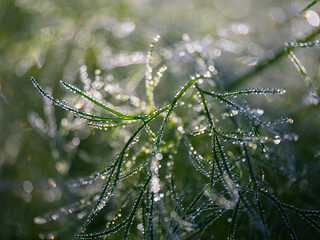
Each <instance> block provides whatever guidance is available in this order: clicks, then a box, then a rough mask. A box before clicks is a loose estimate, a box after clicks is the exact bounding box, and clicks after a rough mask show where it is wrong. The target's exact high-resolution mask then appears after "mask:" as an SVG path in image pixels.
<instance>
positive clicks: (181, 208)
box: [31, 36, 320, 239]
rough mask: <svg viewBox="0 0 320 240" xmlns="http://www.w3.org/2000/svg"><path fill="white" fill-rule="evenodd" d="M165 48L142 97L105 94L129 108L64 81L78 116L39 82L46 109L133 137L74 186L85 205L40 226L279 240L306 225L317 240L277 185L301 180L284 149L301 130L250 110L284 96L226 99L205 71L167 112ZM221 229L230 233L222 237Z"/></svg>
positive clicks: (84, 232)
mask: <svg viewBox="0 0 320 240" xmlns="http://www.w3.org/2000/svg"><path fill="white" fill-rule="evenodd" d="M159 38H160V37H158V36H157V37H156V38H155V39H154V42H153V43H152V44H151V45H150V48H149V52H148V54H147V57H146V72H145V76H144V78H143V80H144V84H143V87H144V90H145V96H144V97H138V96H134V95H129V94H126V92H121V91H118V90H117V89H115V88H114V87H113V86H112V85H110V84H107V85H106V86H104V88H102V87H100V88H99V89H104V90H106V91H109V92H110V93H111V94H112V95H114V96H116V98H117V99H118V100H121V101H122V103H121V102H120V103H119V104H118V106H116V105H115V104H111V103H110V102H106V101H105V100H104V99H103V98H102V97H101V95H99V91H95V92H92V91H89V89H90V88H89V87H90V85H93V84H94V85H95V86H98V85H99V84H102V85H103V83H102V82H101V81H100V79H98V80H97V81H95V82H94V83H91V82H87V83H86V81H84V82H85V86H84V89H85V90H80V89H79V88H78V87H76V86H74V85H73V84H71V83H69V82H66V81H61V84H62V85H63V87H65V88H66V89H67V90H69V91H71V92H72V93H73V94H75V95H77V96H79V97H81V98H80V99H78V101H79V102H78V103H80V104H76V107H72V106H71V105H70V104H69V103H67V102H64V101H60V100H58V99H56V98H54V97H52V96H51V94H50V93H48V92H47V91H45V90H44V89H43V88H42V87H41V86H40V84H39V83H38V82H37V81H36V80H35V79H34V78H33V77H32V78H31V81H32V83H33V85H34V86H35V87H36V88H37V89H38V91H39V92H40V93H41V94H42V95H43V96H44V97H45V98H46V99H48V100H50V101H51V102H53V103H54V104H55V105H57V106H59V107H62V108H63V109H65V110H66V111H68V112H70V113H72V114H74V115H75V116H77V117H79V118H80V119H83V121H84V122H85V123H87V124H88V125H90V126H91V127H95V128H98V129H101V130H108V131H123V130H126V131H127V132H128V131H129V133H130V134H128V135H126V136H125V137H124V143H123V146H122V147H121V150H120V152H119V153H118V154H117V155H116V157H115V159H113V160H112V161H111V162H110V161H109V160H108V164H107V165H106V166H105V168H103V169H99V170H98V171H96V172H94V173H92V174H91V175H89V176H87V177H83V178H81V179H78V180H73V181H70V182H68V186H69V187H70V188H71V189H73V191H78V193H79V195H80V197H81V199H80V200H79V201H77V202H75V203H72V204H70V205H69V206H64V207H62V208H60V209H58V210H57V211H55V212H52V213H47V214H45V215H43V216H39V217H36V218H35V219H34V222H35V223H36V224H40V225H43V224H49V223H50V222H56V221H59V220H60V221H61V222H62V223H63V222H66V220H65V219H67V218H70V217H71V215H73V216H75V217H76V218H77V219H78V220H79V222H80V223H81V224H82V226H80V227H79V228H78V230H77V233H76V234H75V236H76V238H77V239H120V238H122V239H128V238H130V239H135V238H138V239H141V238H143V239H210V238H211V237H212V236H215V234H216V233H217V232H218V233H217V234H219V236H224V237H225V238H227V239H241V238H256V239H261V238H264V239H273V238H276V237H278V235H279V234H280V235H281V236H284V237H288V236H290V237H291V239H297V238H298V236H299V232H297V233H296V231H295V227H294V224H292V223H291V219H292V218H294V219H296V218H298V219H302V220H305V222H306V224H307V225H310V226H311V227H312V228H314V229H315V230H316V232H317V233H319V232H320V224H319V216H320V211H319V210H311V209H302V208H298V207H295V206H293V205H291V204H290V202H287V201H286V202H285V201H282V200H281V196H278V194H277V192H278V191H277V189H276V186H274V184H272V182H273V181H272V179H273V178H277V176H280V177H279V179H280V178H285V179H287V180H288V181H292V180H293V179H294V178H295V171H294V169H293V164H292V163H290V161H288V159H287V158H286V155H287V154H288V153H287V152H286V151H285V149H284V147H283V146H282V144H283V143H285V144H290V142H291V141H296V140H297V139H298V136H297V135H295V134H294V133H288V132H286V131H284V128H283V127H282V126H283V125H286V124H291V123H293V121H294V120H293V119H291V118H281V119H277V120H273V121H270V120H266V119H265V116H264V110H263V109H260V108H253V107H250V106H249V104H248V103H247V101H246V98H250V97H251V95H259V96H256V97H261V96H268V97H269V95H271V96H274V95H283V94H285V93H286V90H285V89H283V88H247V89H240V90H236V91H224V90H223V89H222V88H221V87H219V84H217V83H216V82H215V79H216V73H217V71H216V69H215V68H214V67H213V66H212V65H206V71H204V72H203V73H201V74H200V73H199V74H195V75H193V76H190V78H189V79H187V80H186V82H185V83H184V85H182V86H181V87H180V88H179V89H178V90H177V91H176V94H175V95H174V96H172V97H171V98H170V99H168V100H167V104H163V105H162V106H159V105H158V103H157V101H156V99H157V98H156V97H155V95H156V94H157V91H156V88H157V85H158V84H159V82H160V80H161V79H162V77H163V76H164V74H165V71H166V70H167V67H166V66H164V65H163V66H160V67H159V59H157V57H155V56H154V55H155V54H154V53H153V52H154V48H155V44H156V43H157V42H158V41H159ZM299 46H300V45H299ZM288 54H289V57H290V59H291V60H292V61H293V62H294V63H295V64H296V66H297V68H298V69H299V71H300V72H301V73H302V74H303V76H304V77H305V80H306V82H307V84H308V86H309V87H310V89H311V91H312V92H314V88H313V87H312V86H313V85H312V84H311V81H309V80H310V79H309V78H308V76H307V75H306V74H304V73H305V72H304V71H303V69H302V67H301V66H302V65H301V64H300V63H299V61H298V60H296V59H297V58H295V55H294V54H293V53H292V51H290V50H288ZM195 57H198V58H201V56H195ZM156 60H157V61H156ZM141 80H142V79H140V80H139V81H141ZM86 84H87V85H86ZM138 84H139V83H136V86H137V85H138ZM99 86H100V85H99ZM168 87H169V86H168ZM133 92H134V91H133ZM274 97H277V96H274ZM128 105H129V107H128ZM84 106H90V107H87V108H85V107H84ZM282 152H285V154H282ZM289 154H290V153H289ZM182 176H183V177H182ZM75 189H78V190H75ZM81 189H82V190H81ZM273 209H276V210H277V211H278V213H277V214H276V213H275V211H274V210H273ZM271 213H272V214H271ZM274 214H275V216H274ZM275 218H276V219H278V218H281V219H282V221H275ZM218 223H220V224H222V226H223V227H224V229H223V230H222V233H219V231H221V229H218V228H217V227H216V225H217V224H218ZM283 226H286V230H281V231H280V233H279V232H278V230H277V228H282V227H283ZM282 229H283V228H282ZM254 236H256V237H254ZM257 236H258V237H257ZM131 237H132V238H131Z"/></svg>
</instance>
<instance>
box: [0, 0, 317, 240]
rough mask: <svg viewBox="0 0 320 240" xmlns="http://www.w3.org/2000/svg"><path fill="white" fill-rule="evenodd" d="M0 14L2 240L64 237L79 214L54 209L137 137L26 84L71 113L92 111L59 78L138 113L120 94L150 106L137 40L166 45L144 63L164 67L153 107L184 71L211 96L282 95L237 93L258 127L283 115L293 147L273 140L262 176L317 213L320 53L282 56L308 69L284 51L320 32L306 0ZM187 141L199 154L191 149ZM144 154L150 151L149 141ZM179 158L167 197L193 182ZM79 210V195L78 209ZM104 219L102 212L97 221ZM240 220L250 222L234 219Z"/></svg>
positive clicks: (277, 221) (25, 5) (16, 7)
mask: <svg viewBox="0 0 320 240" xmlns="http://www.w3.org/2000/svg"><path fill="white" fill-rule="evenodd" d="M307 6H309V7H307ZM306 7H307V8H306ZM0 9H2V10H1V11H0V22H1V25H0V131H1V132H0V191H1V198H0V206H1V208H0V210H1V216H0V222H1V224H0V238H1V239H39V238H40V239H52V238H61V239H70V238H72V236H73V235H74V233H75V232H77V230H78V228H79V226H80V225H81V220H82V219H85V217H86V214H87V212H86V211H82V210H81V209H78V210H77V213H76V214H74V213H72V212H71V213H66V214H65V215H66V216H67V217H66V218H65V219H61V218H59V221H57V220H58V219H57V215H56V214H57V209H60V210H61V207H63V209H64V210H61V211H62V212H63V211H65V210H66V209H72V208H77V206H73V205H70V204H72V203H74V202H76V201H79V199H80V198H82V199H85V198H86V196H87V194H88V192H90V191H97V189H92V186H90V188H86V187H85V188H84V189H83V188H79V186H78V184H79V182H82V180H81V178H82V177H85V176H88V175H90V174H91V173H92V172H95V171H97V170H100V169H104V168H105V167H106V166H108V165H109V164H110V163H111V162H112V160H113V159H114V158H115V157H116V155H117V154H118V153H119V152H120V150H121V148H122V146H123V145H124V143H125V141H126V140H127V139H128V138H129V137H130V135H131V134H132V130H134V128H122V129H118V128H117V129H108V130H107V131H100V130H96V129H94V128H91V127H89V126H87V125H85V124H83V120H81V119H77V118H75V117H74V116H73V115H72V114H70V113H67V112H65V111H63V110H61V109H58V108H54V107H53V106H52V105H51V103H50V102H49V101H47V100H46V101H42V99H41V98H40V95H39V94H37V93H36V92H35V90H34V88H33V87H32V85H31V83H30V80H29V79H30V76H35V77H36V79H37V80H38V81H39V82H40V83H41V85H42V86H48V88H47V89H46V91H47V92H49V93H52V95H54V96H55V97H57V98H59V99H64V100H66V102H68V103H70V105H73V106H76V108H77V109H81V110H85V111H91V110H92V107H93V106H92V105H90V104H87V103H86V102H83V101H82V99H81V98H79V97H78V96H77V95H74V94H69V93H68V94H66V92H65V91H62V89H61V88H60V87H59V85H58V82H59V80H60V79H63V80H66V81H68V82H73V83H74V84H75V85H81V86H83V87H84V90H86V91H89V90H90V91H91V94H93V95H94V96H95V98H97V99H105V100H106V101H107V102H108V103H110V104H112V105H114V106H119V108H118V110H119V111H120V112H126V111H127V110H131V111H133V110H134V109H136V112H137V113H140V112H141V109H143V108H144V107H145V106H144V105H143V103H142V102H139V101H138V99H135V98H133V97H132V98H131V99H125V96H124V95H121V94H120V93H121V91H122V92H123V93H125V94H127V95H129V96H130V95H132V96H137V97H139V98H141V99H142V100H144V101H146V100H147V99H146V97H145V95H144V84H143V79H144V77H145V71H146V69H145V61H146V55H147V51H148V49H149V46H148V43H150V42H152V39H153V37H154V36H156V35H157V34H160V35H161V36H162V37H163V38H162V40H161V42H160V43H159V46H157V48H158V50H157V51H155V54H154V63H153V65H154V67H156V66H158V67H160V66H161V65H159V64H165V65H166V66H167V68H168V69H167V71H166V73H165V75H164V76H163V79H162V80H161V82H160V83H159V85H158V86H157V88H156V90H155V102H156V103H157V104H158V105H157V107H160V106H163V105H165V104H166V103H168V102H169V101H171V100H172V99H173V97H174V94H175V91H176V90H178V89H180V87H181V86H182V85H183V84H184V83H185V82H187V81H188V80H189V75H191V74H195V73H201V74H203V73H205V72H206V70H207V68H208V66H211V67H210V68H211V70H212V71H213V72H215V74H217V75H216V77H215V81H210V82H209V83H208V84H209V87H210V88H212V89H214V88H219V89H222V90H224V89H225V90H230V91H231V90H236V89H244V88H246V87H272V88H273V87H275V88H276V87H280V88H286V89H287V93H286V95H285V96H282V97H278V96H272V97H270V96H266V97H263V98H259V99H257V98H256V97H255V98H249V97H248V98H246V101H248V104H250V105H251V106H253V107H256V108H258V107H259V108H260V107H261V108H262V107H263V108H264V110H265V112H264V115H267V116H268V117H266V119H265V120H270V119H277V118H280V117H285V118H286V117H290V119H293V120H294V123H293V124H291V125H289V126H288V125H285V129H284V128H283V129H281V131H283V132H293V133H295V134H297V136H299V139H297V141H294V142H289V141H286V140H284V141H281V143H280V146H281V147H280V150H279V151H278V152H276V151H275V152H274V153H273V156H270V157H271V158H272V159H273V162H275V163H276V166H277V168H276V169H273V168H272V169H271V170H270V171H268V173H267V174H266V176H265V178H266V179H267V181H268V184H269V187H270V189H272V191H273V192H272V193H273V194H275V195H277V196H280V199H281V200H282V201H284V202H286V203H290V204H293V205H294V206H297V207H300V208H307V209H317V208H318V206H319V205H320V202H319V194H318V193H319V192H320V189H319V185H318V182H319V181H320V179H319V170H320V162H319V161H320V137H319V136H320V135H319V133H320V112H319V106H318V105H315V104H314V103H316V100H315V98H314V97H312V96H311V95H312V92H316V91H317V90H318V89H319V86H320V84H319V77H320V75H319V62H318V59H319V51H318V46H317V44H315V46H314V47H312V48H292V49H290V51H291V52H292V54H294V55H291V60H292V59H293V62H294V63H295V61H294V59H295V58H294V57H293V56H295V57H297V59H299V61H300V63H301V64H302V65H303V66H304V68H305V71H303V70H301V69H302V67H301V66H302V65H298V70H299V69H300V70H299V71H296V70H295V66H294V65H293V64H292V63H291V62H290V59H289V58H288V57H287V55H288V52H287V50H286V48H285V45H284V43H285V42H287V41H290V42H293V43H294V42H295V41H297V42H299V41H300V40H302V41H304V40H308V41H309V40H310V41H311V40H315V39H316V38H317V37H318V35H317V34H318V32H319V15H318V13H319V9H320V8H319V5H318V4H317V1H314V2H312V1H253V0H251V1H250V0H227V1H226V0H223V1H222V0H215V1H213V0H211V1H207V0H203V1H196V0H193V1H191V0H188V1H178V0H176V1H169V0H165V1H152V0H126V1H108V0H94V1H80V0H79V1H60V0H58V1H50V0H15V1H13V0H3V1H1V2H0ZM293 45H295V44H293ZM296 65H297V64H296ZM259 66H261V67H259ZM299 66H300V68H299ZM97 69H99V70H97ZM245 73H247V74H245ZM301 73H306V74H307V75H303V74H302V75H301ZM306 76H307V77H306ZM303 77H304V78H303ZM309 80H310V81H309ZM310 82H311V83H312V85H310ZM210 84H211V86H210ZM306 84H307V86H306ZM106 86H108V87H106ZM310 86H312V88H310ZM86 87H87V89H86ZM208 90H211V89H208ZM318 92H319V91H318ZM310 93H311V94H310ZM190 104H191V103H190ZM243 104H246V103H245V102H243ZM128 106H130V108H128ZM191 106H192V105H190V108H191ZM185 108H186V109H188V102H187V101H186V105H185ZM143 110H145V111H147V109H143ZM181 111H182V112H183V111H185V112H187V111H186V110H181ZM95 113H97V112H95ZM98 113H99V112H98ZM190 117H191V119H192V116H190ZM262 117H263V116H262ZM157 124H159V123H157V122H155V123H154V126H153V127H156V126H159V125H157ZM185 124H186V123H185ZM191 126H194V127H196V126H197V125H196V123H194V125H192V124H191ZM151 127H152V126H151ZM193 144H195V148H200V149H202V151H204V149H203V148H204V147H205V146H202V145H201V141H200V142H199V141H194V142H193ZM138 147H139V146H136V148H137V149H136V151H138V150H139V149H138ZM134 148H135V147H134ZM149 148H150V149H149V150H148V151H152V144H150V146H149ZM144 151H146V150H144ZM184 157H185V156H183V155H182V156H180V160H179V161H178V160H177V164H178V165H175V168H176V169H179V170H178V171H177V170H175V171H176V172H177V173H176V174H178V177H179V178H177V179H176V185H177V191H178V193H179V194H182V195H186V194H188V192H184V189H186V188H187V187H190V186H192V185H194V182H196V181H198V179H197V178H196V177H194V179H191V178H190V174H191V169H192V168H190V167H189V165H187V164H186V163H184V162H183V161H181V159H183V158H184ZM229 157H230V156H229ZM275 176H276V177H275ZM129 179H130V178H129ZM136 181H138V180H137V179H136ZM139 181H140V180H139ZM141 181H142V180H141ZM125 183H128V185H123V186H122V191H124V192H126V193H128V194H129V193H130V194H133V195H135V194H138V193H137V192H138V191H137V189H135V188H134V187H133V186H134V185H135V184H136V182H129V181H126V182H125ZM100 185H101V184H99V183H98V184H97V185H96V188H99V187H100ZM94 186H95V185H94ZM198 190H199V191H200V190H201V189H198ZM131 191H132V192H131ZM79 195H80V198H79ZM84 205H85V201H84V202H82V203H80V204H79V206H84ZM266 206H267V208H266V209H265V215H266V218H267V222H268V223H270V226H271V230H270V231H271V232H273V234H275V232H276V233H278V234H279V236H281V237H283V238H286V237H288V236H289V235H288V232H287V231H288V230H287V228H286V227H285V224H284V223H283V221H282V220H281V216H280V214H278V212H277V211H276V208H273V207H271V205H270V206H269V205H266ZM112 207H113V206H112ZM112 207H110V208H112ZM61 211H60V212H59V211H58V212H59V214H60V215H61ZM43 214H47V215H46V216H47V217H49V218H51V219H52V221H51V222H50V224H49V226H47V225H45V227H43V226H42V225H40V226H39V224H38V223H39V221H40V220H41V218H37V217H38V216H43ZM69 214H72V216H70V215H69ZM62 215H63V214H62ZM112 217H113V216H109V215H108V211H106V212H105V216H104V218H105V219H106V220H109V219H112ZM290 217H291V215H290ZM292 217H293V219H295V221H293V225H294V228H295V230H296V233H297V236H298V237H301V238H302V239H306V238H313V237H314V236H318V235H319V234H318V233H317V232H315V231H314V230H313V228H312V227H310V225H308V224H306V223H305V221H303V220H300V218H297V217H296V216H292ZM76 218H77V219H78V220H77V221H76V220H73V219H76ZM239 221H240V222H242V223H243V222H249V221H250V218H249V217H248V216H245V215H243V217H242V218H241V219H240V220H239ZM227 222H228V217H225V218H222V220H221V221H220V222H219V221H218V222H216V223H215V224H214V227H215V229H217V231H216V233H215V234H216V235H215V236H216V237H217V238H218V239H219V238H220V236H221V238H222V237H226V236H227V234H228V231H229V226H228V227H227V228H226V223H227ZM79 223H80V225H79ZM271 223H272V224H271ZM251 224H252V223H251ZM239 226H240V227H241V224H240V223H239ZM134 227H135V228H136V226H134ZM252 229H254V224H252ZM97 230H98V229H97ZM140 230H141V228H140V229H139V228H138V229H137V230H134V231H133V233H136V236H137V238H138V237H139V236H142V235H141V234H142V233H139V231H140ZM239 232H240V233H241V236H246V239H254V238H256V237H255V234H256V232H257V231H256V230H252V231H248V232H247V229H241V228H240V229H239ZM139 234H140V235H139ZM246 234H247V235H246ZM273 234H271V237H272V236H275V237H277V235H273ZM317 234H318V235H317ZM261 237H262V235H261Z"/></svg>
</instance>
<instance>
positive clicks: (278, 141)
mask: <svg viewBox="0 0 320 240" xmlns="http://www.w3.org/2000/svg"><path fill="white" fill-rule="evenodd" d="M273 142H274V143H275V144H277V145H278V144H279V143H280V142H281V139H280V137H279V136H275V137H274V140H273Z"/></svg>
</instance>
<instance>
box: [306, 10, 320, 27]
mask: <svg viewBox="0 0 320 240" xmlns="http://www.w3.org/2000/svg"><path fill="white" fill-rule="evenodd" d="M305 18H306V19H307V21H308V23H309V24H310V25H311V26H314V27H318V26H319V25H320V18H319V15H318V13H316V12H315V11H312V10H308V11H307V12H306V14H305Z"/></svg>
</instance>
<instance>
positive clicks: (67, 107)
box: [31, 77, 124, 121]
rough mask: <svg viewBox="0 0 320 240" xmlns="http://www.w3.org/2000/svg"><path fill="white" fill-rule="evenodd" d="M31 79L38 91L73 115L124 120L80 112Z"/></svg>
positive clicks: (93, 119)
mask: <svg viewBox="0 0 320 240" xmlns="http://www.w3.org/2000/svg"><path fill="white" fill-rule="evenodd" d="M31 81H32V83H33V85H34V87H35V88H37V89H38V91H39V92H40V93H41V94H42V95H43V96H44V97H46V98H48V99H49V100H51V101H52V102H53V103H54V104H55V105H57V106H58V107H61V108H63V109H65V110H67V111H70V112H72V113H74V114H75V115H77V116H79V117H82V118H84V119H87V120H91V121H97V120H98V121H117V120H124V119H123V118H122V117H121V118H110V117H100V116H96V115H92V114H89V113H85V112H81V111H78V110H76V109H74V108H72V107H70V106H69V105H67V104H65V103H63V102H60V101H59V100H57V99H55V98H53V97H51V96H50V95H49V94H48V93H46V92H45V91H44V90H43V88H42V87H41V86H40V85H39V83H38V82H37V81H36V80H35V79H34V77H31Z"/></svg>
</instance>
